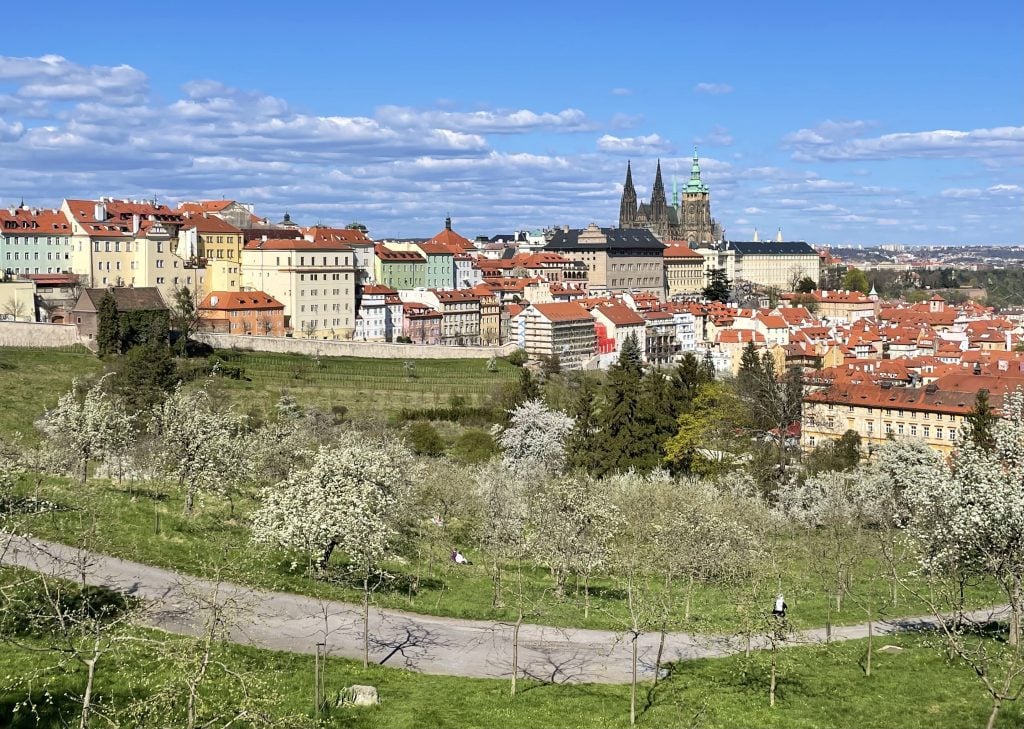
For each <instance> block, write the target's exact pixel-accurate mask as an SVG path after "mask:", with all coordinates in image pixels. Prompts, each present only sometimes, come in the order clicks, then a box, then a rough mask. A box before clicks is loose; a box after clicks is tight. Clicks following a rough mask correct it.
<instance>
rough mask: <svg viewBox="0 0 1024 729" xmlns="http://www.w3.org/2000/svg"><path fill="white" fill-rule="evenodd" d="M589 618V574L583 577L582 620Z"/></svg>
mask: <svg viewBox="0 0 1024 729" xmlns="http://www.w3.org/2000/svg"><path fill="white" fill-rule="evenodd" d="M589 617H590V573H589V572H588V573H587V574H586V575H585V576H584V577H583V619H584V620H586V619H587V618H589Z"/></svg>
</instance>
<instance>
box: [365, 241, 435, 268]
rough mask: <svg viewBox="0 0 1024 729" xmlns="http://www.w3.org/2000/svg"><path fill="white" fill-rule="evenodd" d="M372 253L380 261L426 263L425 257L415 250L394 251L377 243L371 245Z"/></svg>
mask: <svg viewBox="0 0 1024 729" xmlns="http://www.w3.org/2000/svg"><path fill="white" fill-rule="evenodd" d="M373 254H374V255H375V256H377V258H379V259H380V260H382V261H388V262H391V263H426V262H427V259H426V258H424V257H423V255H422V254H420V253H417V252H416V251H396V250H394V249H392V248H388V247H387V246H382V245H380V244H379V243H378V244H377V245H375V246H374V247H373Z"/></svg>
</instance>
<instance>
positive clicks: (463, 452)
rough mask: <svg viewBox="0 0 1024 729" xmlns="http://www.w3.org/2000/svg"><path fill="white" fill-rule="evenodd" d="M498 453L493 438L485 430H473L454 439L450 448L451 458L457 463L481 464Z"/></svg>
mask: <svg viewBox="0 0 1024 729" xmlns="http://www.w3.org/2000/svg"><path fill="white" fill-rule="evenodd" d="M497 452H498V447H497V444H496V443H495V442H494V437H493V436H492V435H491V434H490V433H488V432H487V431H486V430H480V429H479V428H473V429H471V430H467V431H466V432H465V433H463V434H462V435H460V436H459V437H458V438H456V439H455V443H454V444H452V447H451V451H450V453H451V456H452V458H454V459H455V460H456V461H458V462H459V463H465V464H469V465H472V464H475V463H483V462H484V461H486V460H488V459H489V458H490V457H491V456H493V455H494V454H495V453H497Z"/></svg>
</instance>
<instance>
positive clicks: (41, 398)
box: [0, 347, 103, 436]
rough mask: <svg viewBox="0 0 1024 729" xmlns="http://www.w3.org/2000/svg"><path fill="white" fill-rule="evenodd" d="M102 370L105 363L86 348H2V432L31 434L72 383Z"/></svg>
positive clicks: (0, 429) (0, 350)
mask: <svg viewBox="0 0 1024 729" xmlns="http://www.w3.org/2000/svg"><path fill="white" fill-rule="evenodd" d="M101 369H103V363H102V362H100V360H99V359H97V358H96V355H94V354H92V353H91V352H89V351H88V350H87V349H85V348H84V347H75V348H73V349H71V350H60V349H56V350H54V349H13V348H0V433H2V434H10V433H14V432H18V431H20V432H22V433H24V434H25V435H26V436H28V435H30V434H31V433H33V432H34V429H33V425H32V424H33V423H34V422H35V421H36V420H37V419H38V418H39V416H40V415H42V414H43V412H44V411H45V410H47V409H48V408H52V407H53V406H54V405H56V404H57V399H58V398H59V397H60V396H61V395H63V394H64V393H65V392H66V391H67V390H68V388H70V387H71V382H72V380H74V379H75V378H76V377H85V376H88V375H92V374H95V373H97V372H99V371H100V370H101Z"/></svg>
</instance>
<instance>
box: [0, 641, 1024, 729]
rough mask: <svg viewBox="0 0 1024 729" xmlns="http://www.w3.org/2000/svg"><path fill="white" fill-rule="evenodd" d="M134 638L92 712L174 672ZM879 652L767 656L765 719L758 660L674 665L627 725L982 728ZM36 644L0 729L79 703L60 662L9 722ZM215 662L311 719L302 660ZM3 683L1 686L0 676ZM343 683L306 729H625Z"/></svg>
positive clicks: (955, 702)
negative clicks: (370, 699) (356, 698)
mask: <svg viewBox="0 0 1024 729" xmlns="http://www.w3.org/2000/svg"><path fill="white" fill-rule="evenodd" d="M138 634H139V637H151V638H154V639H155V643H154V644H149V645H145V644H138V645H132V644H128V645H126V646H125V647H124V648H122V649H121V650H120V652H118V653H117V654H114V655H110V656H108V657H107V659H106V660H104V661H101V663H100V664H99V668H98V671H97V689H98V694H99V696H98V700H99V701H100V702H102V703H103V704H106V705H113V706H118V707H124V706H125V705H126V704H127V703H128V702H130V701H135V702H145V701H146V700H147V697H148V696H149V695H150V693H149V692H151V691H153V688H154V687H159V686H163V685H166V684H167V683H168V681H169V680H171V679H172V678H173V676H172V675H171V674H172V672H173V671H174V669H173V668H172V667H171V666H170V665H168V661H167V659H166V657H167V655H168V652H169V651H171V650H174V647H175V646H180V645H181V644H182V642H183V639H181V638H177V637H171V636H163V634H159V633H156V632H153V631H139V633H138ZM883 643H888V644H894V645H900V646H902V647H903V648H904V649H905V650H904V651H903V652H902V653H899V654H881V653H876V655H875V657H874V661H873V671H872V675H871V676H870V677H866V676H865V675H864V673H863V671H862V669H861V665H860V661H861V659H862V657H863V654H864V651H865V642H864V641H855V642H849V643H844V644H834V645H833V646H831V647H828V648H824V647H821V648H790V649H786V650H785V651H783V652H782V653H781V654H780V666H781V671H780V680H779V687H778V693H777V703H776V706H775V707H774V708H769V706H768V695H767V694H768V688H767V687H768V674H767V666H766V658H767V655H766V654H754V657H753V658H752V659H750V660H747V659H744V658H743V657H742V656H735V657H731V658H725V659H711V660H699V661H692V662H687V663H685V664H680V665H678V666H677V667H676V670H675V671H674V672H673V673H672V675H671V676H670V677H669V678H668V679H666V680H665V681H663V682H662V683H661V684H660V685H659V687H658V688H657V689H656V690H654V691H653V692H649V689H650V685H649V684H641V686H640V687H639V692H638V693H639V699H638V706H639V716H638V722H637V724H638V726H649V727H690V726H700V727H708V728H714V727H737V726H758V727H798V728H807V729H810V728H815V727H839V728H843V727H851V728H853V727H858V728H859V727H875V728H877V729H888V728H890V727H891V728H893V729H897V728H899V729H917V728H921V729H926V728H927V729H943V728H946V727H948V728H949V729H959V728H960V727H965V726H984V724H985V721H986V719H987V716H988V712H989V706H988V703H987V697H986V696H985V694H984V693H983V691H982V690H981V688H980V683H979V682H978V681H977V679H975V678H974V677H973V675H972V674H971V673H970V671H968V670H967V669H965V668H964V667H963V666H960V665H954V664H949V663H947V662H946V661H945V660H944V659H943V656H942V654H941V652H940V651H939V650H936V648H935V647H934V646H930V645H928V644H927V643H926V641H925V640H924V639H922V638H921V637H916V636H897V637H887V638H885V639H884V641H877V642H876V647H877V646H880V645H882V644H883ZM44 645H45V644H43V643H40V642H38V641H28V643H27V644H25V643H23V644H21V645H14V644H4V646H3V650H0V726H10V727H14V728H17V729H28V728H29V727H33V728H38V727H58V726H65V725H66V724H65V723H64V722H68V723H73V725H77V719H76V718H75V717H76V707H75V705H74V703H73V699H71V698H70V697H71V696H75V695H80V693H81V691H82V687H83V686H84V669H83V668H81V667H80V666H77V665H76V664H73V663H72V664H68V666H69V670H65V671H59V672H55V673H52V674H50V676H49V678H47V679H44V680H39V681H36V682H34V683H33V685H32V698H33V700H34V701H35V702H36V703H37V704H38V705H39V707H40V717H41V721H40V722H39V723H38V724H37V723H36V720H35V717H32V716H30V715H29V713H28V712H27V711H26V710H24V709H22V710H21V711H19V712H17V713H14V712H12V707H13V705H14V704H15V703H16V702H18V701H22V700H24V699H25V698H26V695H27V690H26V689H24V688H18V689H17V690H13V689H9V688H6V686H5V684H6V685H10V682H11V677H17V676H23V677H24V676H28V675H30V674H32V673H33V672H34V671H38V670H41V669H44V668H46V667H48V666H52V665H54V661H55V656H54V655H53V654H52V653H47V652H37V651H33V650H32V649H33V648H40V647H43V646H44ZM216 657H217V658H219V659H220V660H223V661H224V662H225V664H226V665H227V666H228V667H230V668H231V670H233V671H235V672H237V673H239V674H241V675H244V676H250V677H254V676H259V677H260V678H261V680H262V681H263V682H264V687H263V689H262V690H261V696H264V697H266V698H268V699H270V701H271V705H270V709H269V710H270V711H271V712H272V713H273V714H274V715H276V716H277V717H288V716H291V717H296V716H305V717H309V716H310V715H311V714H312V683H313V658H312V657H311V656H303V655H296V654H288V653H276V652H271V651H263V650H257V649H253V648H247V647H241V646H219V647H218V649H217V653H216ZM5 676H6V677H7V680H6V681H4V680H3V678H2V677H5ZM357 683H358V684H370V685H373V686H376V687H377V688H378V691H379V693H380V697H381V704H380V706H377V707H373V708H360V709H356V708H343V709H333V710H332V711H330V712H329V713H328V714H327V715H326V716H325V717H323V719H322V724H320V726H323V727H352V728H366V729H376V728H378V727H381V728H383V727H389V728H391V729H405V728H406V727H408V728H410V729H412V728H415V727H452V728H459V729H474V728H476V727H481V728H483V727H499V726H500V727H538V728H541V727H553V726H555V727H566V728H571V727H578V728H584V727H625V726H628V725H629V721H628V716H629V714H628V712H629V687H628V686H616V685H613V686H607V685H594V684H583V685H553V684H540V683H536V682H531V681H522V682H520V689H521V693H520V694H519V695H517V696H515V697H511V696H509V693H508V682H507V681H499V680H488V679H468V678H454V677H445V676H427V675H421V674H416V673H412V672H408V671H403V670H398V669H393V668H385V667H379V666H375V667H371V668H370V669H368V670H364V669H363V668H362V667H361V666H360V665H359V664H357V663H354V662H352V661H348V660H344V659H329V660H328V661H327V665H326V668H325V680H324V684H325V689H326V693H327V695H328V696H333V695H336V694H337V693H338V692H339V691H341V690H342V689H343V688H344V687H346V686H349V685H352V684H357ZM229 687H230V685H229V684H228V682H226V681H225V680H224V678H223V674H222V673H219V672H217V673H214V672H213V671H211V679H210V682H209V683H208V684H207V685H206V686H205V687H204V688H203V693H204V696H205V698H206V699H207V700H208V701H210V702H211V703H212V704H213V705H225V704H227V703H228V702H230V701H231V698H230V697H231V695H232V692H231V691H230V690H229ZM47 691H48V692H49V694H47V693H46V692H47ZM47 696H49V697H51V698H50V699H47ZM179 696H180V694H179ZM182 701H183V699H180V700H179V702H178V704H177V707H176V708H173V709H170V710H169V711H168V713H167V714H165V715H162V716H161V717H160V721H161V724H160V726H182V725H183V721H182V720H181V718H182V717H181V716H180V714H181V703H182ZM72 720H73V721H72ZM1022 721H1024V717H1022V714H1021V709H1020V707H1019V706H1017V705H1013V704H1009V705H1007V707H1006V709H1005V710H1004V713H1003V714H1001V716H1000V719H999V721H998V723H997V726H999V727H1011V726H1019V725H1020V724H1021V722H1022ZM296 723H297V722H294V721H293V724H292V725H295V724H296ZM104 725H105V724H104ZM122 725H124V724H122ZM129 725H134V723H132V722H129Z"/></svg>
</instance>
